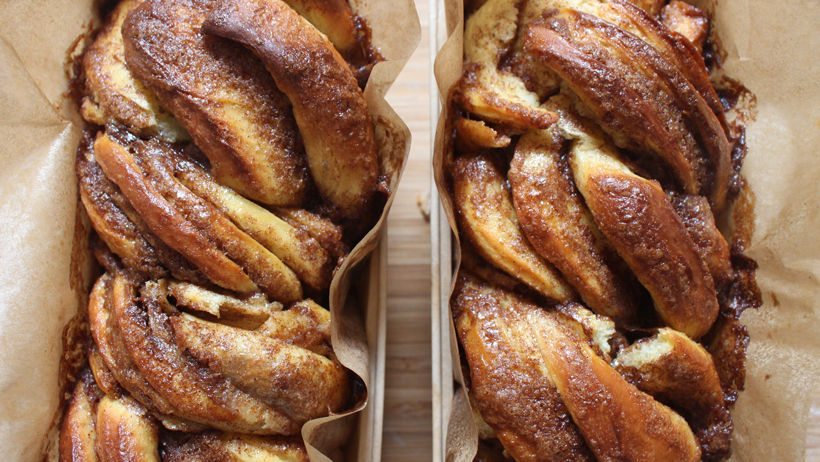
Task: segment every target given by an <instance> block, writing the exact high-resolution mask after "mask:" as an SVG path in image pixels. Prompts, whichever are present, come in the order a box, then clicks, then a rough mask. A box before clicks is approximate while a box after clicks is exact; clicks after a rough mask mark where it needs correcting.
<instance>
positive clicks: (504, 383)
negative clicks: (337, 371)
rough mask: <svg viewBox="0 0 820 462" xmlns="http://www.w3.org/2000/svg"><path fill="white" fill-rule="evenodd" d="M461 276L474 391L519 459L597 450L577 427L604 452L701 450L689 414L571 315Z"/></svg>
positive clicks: (630, 455)
mask: <svg viewBox="0 0 820 462" xmlns="http://www.w3.org/2000/svg"><path fill="white" fill-rule="evenodd" d="M458 286H459V287H458V288H457V291H456V296H455V298H454V301H453V314H454V318H455V322H456V328H457V332H458V334H459V338H460V339H461V342H462V344H463V345H464V348H465V352H466V353H467V359H468V362H469V363H470V377H471V384H472V386H473V390H474V392H475V393H476V400H477V402H478V404H479V408H480V410H481V413H482V416H483V417H484V419H485V420H486V421H487V423H489V424H490V425H491V426H493V429H494V430H495V432H496V435H498V438H499V440H501V442H502V443H503V444H504V447H505V448H506V449H507V450H508V451H510V453H511V454H512V455H513V457H515V458H516V459H517V460H551V459H550V457H551V456H550V455H553V456H554V455H555V454H556V452H555V448H561V449H562V451H566V452H564V453H562V454H561V457H562V458H561V459H558V460H595V459H594V458H592V455H590V454H589V452H588V449H586V448H584V447H583V445H581V446H579V444H581V443H580V438H578V432H580V434H583V437H584V440H585V441H586V444H588V445H589V449H591V451H592V453H593V454H594V457H595V458H597V460H630V461H647V462H648V461H670V462H671V461H678V462H680V461H696V460H699V459H700V448H699V446H698V443H697V440H696V439H695V437H694V435H693V434H692V432H691V430H690V429H689V426H688V425H687V424H686V422H685V421H684V420H683V419H682V418H681V417H680V416H679V415H677V414H676V413H675V412H674V411H672V410H671V409H669V408H667V407H666V406H664V405H662V404H660V403H658V402H657V401H655V400H654V399H652V397H650V396H648V395H646V394H644V393H642V392H641V391H639V390H638V389H636V388H635V387H634V386H633V385H631V384H629V383H628V382H626V381H625V380H624V379H623V377H621V376H620V375H619V374H618V373H617V372H616V371H615V370H614V369H613V368H612V367H611V366H610V365H609V364H607V363H606V361H605V360H604V359H602V358H601V357H600V356H599V355H598V354H596V353H595V352H594V351H593V349H592V347H591V346H590V343H589V339H586V338H584V336H585V335H584V330H583V329H579V328H578V327H577V326H575V322H574V321H572V320H571V319H569V318H565V317H563V316H562V315H560V314H558V313H557V312H555V311H549V310H544V309H541V308H539V307H538V306H536V305H532V304H530V303H527V302H526V301H524V300H523V299H521V298H519V297H517V296H515V295H513V294H510V293H506V292H504V291H503V290H500V289H495V288H492V287H489V286H482V285H481V284H480V283H477V282H476V281H475V280H474V279H472V280H471V279H470V278H469V277H466V276H461V277H460V280H459V283H458ZM498 368H503V370H498ZM494 372H495V373H494ZM477 377H478V382H477V381H476V379H477ZM485 387H486V388H485ZM539 387H541V389H543V390H544V392H538V390H539ZM507 388H509V390H507ZM545 393H546V394H545ZM567 412H568V413H569V414H570V415H571V419H569V418H568V417H569V416H567ZM556 413H557V414H556ZM555 419H559V421H561V422H562V423H561V424H560V425H556V424H555V423H554V422H556V421H555ZM498 422H502V423H503V424H504V425H506V426H507V428H510V429H511V430H507V428H505V427H502V426H500V425H499V424H498ZM536 422H537V423H536ZM528 423H529V424H528ZM573 423H574V424H573ZM528 425H533V426H532V427H530V426H528ZM576 425H577V427H575V426H576ZM496 427H498V428H496ZM558 428H560V429H562V430H563V431H556V429H558ZM569 429H571V430H569ZM539 430H540V432H539ZM507 431H509V434H507V433H506V432H507ZM522 431H523V433H522ZM567 431H569V432H570V433H567ZM533 435H537V436H547V438H548V439H549V442H548V443H547V442H546V441H541V440H540V439H539V438H538V437H535V438H534V437H533ZM570 435H575V436H574V437H572V436H570ZM531 438H532V439H534V440H535V442H538V443H541V444H542V445H544V444H550V445H553V446H546V447H538V446H535V445H533V443H532V441H533V440H532V439H531ZM568 441H578V443H575V444H572V443H569V444H568ZM522 443H529V444H522ZM568 448H573V449H571V450H568Z"/></svg>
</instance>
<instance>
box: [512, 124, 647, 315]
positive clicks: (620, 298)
mask: <svg viewBox="0 0 820 462" xmlns="http://www.w3.org/2000/svg"><path fill="white" fill-rule="evenodd" d="M563 141H564V138H563V137H562V136H560V135H559V134H558V133H557V132H545V131H542V132H536V131H531V132H527V133H526V134H524V135H523V136H522V137H521V139H520V140H519V141H518V144H517V145H516V147H515V157H513V160H512V162H511V163H510V171H509V173H508V178H509V182H510V186H511V189H512V192H513V199H514V202H515V210H516V212H517V216H518V221H519V223H520V225H521V229H522V230H523V231H524V234H525V235H526V236H527V239H528V240H529V242H531V243H532V245H533V247H535V249H536V250H537V251H538V253H539V254H540V255H541V256H543V257H544V258H546V259H547V260H548V261H549V262H551V263H552V264H554V265H555V266H556V268H558V269H559V270H560V271H561V273H562V274H563V275H564V277H566V278H567V281H568V282H569V283H570V284H571V285H572V286H573V288H574V289H575V290H576V291H578V294H580V296H581V299H582V300H583V301H584V303H586V304H587V306H589V307H590V308H591V309H592V310H594V311H595V312H597V313H599V314H603V315H606V316H609V317H611V318H613V319H615V320H616V322H618V323H621V324H632V323H634V322H635V319H634V317H635V315H636V313H637V305H636V301H635V297H634V292H632V291H630V287H629V285H628V283H627V281H626V280H625V279H624V278H623V277H620V276H619V275H617V274H616V273H615V272H613V271H612V269H610V266H609V264H608V263H607V258H609V259H610V260H611V259H612V256H613V255H612V254H614V250H613V249H611V248H609V246H608V245H607V244H606V243H605V241H604V239H603V236H602V235H601V233H600V231H599V230H598V229H597V226H596V225H595V223H594V222H593V220H592V216H591V215H590V213H589V210H588V209H587V208H586V206H585V205H584V203H583V198H582V197H581V195H580V194H578V192H577V191H576V189H575V186H574V184H573V182H572V178H571V177H570V175H571V174H570V172H569V171H568V170H569V168H568V166H567V165H566V162H565V161H564V160H563V159H561V154H562V147H563ZM607 252H609V253H610V255H609V256H608V255H607Z"/></svg>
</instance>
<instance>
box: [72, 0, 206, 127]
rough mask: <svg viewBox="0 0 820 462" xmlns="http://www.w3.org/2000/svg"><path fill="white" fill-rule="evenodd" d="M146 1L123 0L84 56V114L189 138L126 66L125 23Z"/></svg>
mask: <svg viewBox="0 0 820 462" xmlns="http://www.w3.org/2000/svg"><path fill="white" fill-rule="evenodd" d="M142 2H143V0H123V1H121V2H120V3H119V4H118V5H117V7H116V8H114V10H113V11H112V12H111V14H110V16H109V18H108V20H107V25H106V26H105V28H104V29H103V30H102V31H100V33H99V34H98V35H97V38H96V39H95V40H94V43H92V44H91V46H89V47H88V49H87V50H86V52H85V55H84V56H83V73H84V76H85V92H86V95H87V96H86V97H85V98H84V99H83V103H82V108H81V113H82V116H83V118H85V119H86V120H87V121H88V122H91V123H94V124H97V125H106V124H108V123H117V124H122V125H125V126H126V127H128V129H129V130H131V131H133V132H134V133H136V134H140V135H144V136H159V137H161V138H163V139H165V140H166V141H170V142H176V141H187V140H189V139H190V137H189V136H188V133H187V132H186V131H185V129H184V128H182V126H181V125H180V124H179V122H178V121H177V120H176V119H174V117H173V116H172V115H171V114H170V113H169V112H168V110H167V109H165V108H164V107H162V105H161V104H160V103H159V101H158V100H157V97H156V96H155V95H154V94H153V93H152V92H151V91H150V90H148V89H147V88H146V87H145V86H144V85H143V84H142V83H141V82H140V81H139V80H136V79H135V78H134V76H133V74H131V71H129V70H128V68H127V67H126V65H125V46H124V44H123V40H122V23H123V21H125V17H126V15H127V14H128V13H130V12H131V11H132V10H133V9H134V8H136V7H137V6H139V5H140V4H142Z"/></svg>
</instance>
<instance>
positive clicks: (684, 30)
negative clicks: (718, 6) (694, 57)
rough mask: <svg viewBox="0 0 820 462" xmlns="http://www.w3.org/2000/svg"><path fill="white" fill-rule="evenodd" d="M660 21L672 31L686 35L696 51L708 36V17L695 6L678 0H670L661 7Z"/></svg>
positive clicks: (701, 46) (701, 49)
mask: <svg viewBox="0 0 820 462" xmlns="http://www.w3.org/2000/svg"><path fill="white" fill-rule="evenodd" d="M661 22H663V24H664V25H665V26H666V27H668V28H669V30H671V31H672V32H676V33H678V34H680V35H682V36H684V37H686V39H687V40H689V42H690V43H691V44H692V45H694V46H695V49H697V50H698V53H701V52H703V45H704V44H705V43H706V39H707V37H708V36H709V17H708V16H707V15H706V14H705V13H704V12H703V11H701V10H700V9H698V8H697V7H695V6H693V5H690V4H688V3H686V2H682V1H680V0H672V1H671V2H669V4H668V5H666V6H665V7H664V8H663V16H662V17H661Z"/></svg>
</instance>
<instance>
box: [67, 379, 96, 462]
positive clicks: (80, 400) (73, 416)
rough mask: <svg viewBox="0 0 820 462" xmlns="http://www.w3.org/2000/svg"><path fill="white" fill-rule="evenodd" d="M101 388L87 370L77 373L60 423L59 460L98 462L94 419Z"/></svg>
mask: <svg viewBox="0 0 820 462" xmlns="http://www.w3.org/2000/svg"><path fill="white" fill-rule="evenodd" d="M100 398H102V392H101V391H100V390H99V388H97V386H96V385H95V384H94V377H93V376H92V375H91V373H90V372H89V371H85V372H82V373H80V375H79V376H78V380H77V385H75V386H74V392H73V393H72V395H71V400H70V401H69V402H68V409H66V412H65V414H64V415H63V422H62V424H61V427H60V462H97V461H98V460H99V459H98V458H97V453H96V451H95V450H94V447H95V445H96V444H97V432H96V430H95V419H96V413H97V404H98V403H99V401H100Z"/></svg>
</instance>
